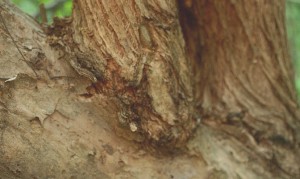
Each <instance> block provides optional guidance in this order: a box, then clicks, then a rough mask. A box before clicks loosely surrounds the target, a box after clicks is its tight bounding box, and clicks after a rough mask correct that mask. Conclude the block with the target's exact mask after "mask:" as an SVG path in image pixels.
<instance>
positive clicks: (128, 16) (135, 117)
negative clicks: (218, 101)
mask: <svg viewBox="0 0 300 179" xmlns="http://www.w3.org/2000/svg"><path fill="white" fill-rule="evenodd" d="M176 8H177V7H176V4H175V3H174V2H164V1H148V2H142V1H135V0H131V1H109V2H108V1H97V3H96V4H92V2H90V1H86V0H83V1H74V11H73V23H72V27H73V30H74V31H75V33H74V35H73V39H74V41H75V44H78V47H76V48H78V49H81V50H80V51H88V52H90V53H93V55H92V54H88V55H87V56H88V57H89V56H93V57H94V58H86V59H84V60H85V61H86V63H91V64H96V65H94V69H95V71H97V72H98V73H100V74H102V76H103V77H104V78H103V79H98V82H97V83H96V84H95V85H94V86H96V87H99V88H101V90H98V91H102V92H104V91H106V94H109V93H111V94H115V93H116V91H122V94H118V97H117V98H118V99H120V100H121V101H123V102H124V101H127V102H124V105H122V106H120V110H121V111H120V112H122V113H126V114H127V117H126V119H125V120H122V119H120V120H121V121H126V123H127V124H125V126H126V125H127V127H128V126H130V125H134V124H138V126H137V128H138V130H137V132H136V133H139V134H141V135H144V136H145V137H146V139H147V140H149V141H150V143H152V142H153V143H155V145H158V146H160V145H163V146H165V145H167V146H170V148H173V147H174V146H175V148H176V146H182V145H183V144H184V143H185V141H186V140H187V139H188V137H189V136H190V134H191V133H192V131H193V129H194V127H195V120H194V119H193V117H192V116H193V94H192V86H191V83H192V80H191V74H190V69H191V65H190V64H189V62H188V58H187V57H185V54H186V53H185V51H184V41H183V37H182V34H181V29H180V25H179V21H178V19H177V17H178V14H177V9H176ZM99 9H100V11H99ZM137 15H138V16H137ZM82 19H85V20H86V21H85V22H82ZM99 42H104V43H103V44H102V45H101V46H100V47H99V46H97V45H95V44H97V43H99ZM84 49H88V50H84ZM104 56H110V57H111V58H109V59H105V58H103V57H104ZM97 64H99V65H97ZM95 76H96V75H95ZM145 79H146V80H145ZM104 89H105V90H104ZM142 104H143V105H145V104H146V105H145V106H148V107H146V108H144V109H140V108H142ZM127 130H128V129H127ZM132 132H135V131H132ZM172 146H173V147H172Z"/></svg>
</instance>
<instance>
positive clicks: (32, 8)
mask: <svg viewBox="0 0 300 179" xmlns="http://www.w3.org/2000/svg"><path fill="white" fill-rule="evenodd" d="M12 2H14V3H15V4H16V5H17V6H19V7H20V8H21V9H22V10H23V11H25V12H27V13H28V14H30V15H31V16H33V17H34V18H36V19H37V20H39V21H41V16H40V14H39V12H40V11H39V5H40V4H41V3H44V5H45V8H46V10H47V11H46V12H47V17H48V23H51V22H52V19H53V17H54V16H57V17H64V16H70V15H71V12H72V0H12ZM286 25H287V32H288V39H289V49H290V55H291V58H292V60H293V63H294V66H295V83H296V88H297V92H298V96H299V97H300V0H286ZM298 99H300V98H298Z"/></svg>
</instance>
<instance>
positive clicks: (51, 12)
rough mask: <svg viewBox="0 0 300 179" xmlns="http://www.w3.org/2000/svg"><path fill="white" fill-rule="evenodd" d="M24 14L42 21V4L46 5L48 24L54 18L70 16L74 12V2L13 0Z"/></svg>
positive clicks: (66, 0) (64, 0)
mask: <svg viewBox="0 0 300 179" xmlns="http://www.w3.org/2000/svg"><path fill="white" fill-rule="evenodd" d="M11 1H12V2H13V3H15V4H16V5H17V6H18V7H19V8H20V9H22V10H23V11H24V12H26V13H28V14H30V15H31V16H33V17H34V18H35V19H37V20H38V21H41V15H40V9H39V6H40V4H44V7H45V8H46V12H47V18H48V23H51V22H52V19H53V17H55V16H56V17H64V16H70V15H71V12H72V0H11Z"/></svg>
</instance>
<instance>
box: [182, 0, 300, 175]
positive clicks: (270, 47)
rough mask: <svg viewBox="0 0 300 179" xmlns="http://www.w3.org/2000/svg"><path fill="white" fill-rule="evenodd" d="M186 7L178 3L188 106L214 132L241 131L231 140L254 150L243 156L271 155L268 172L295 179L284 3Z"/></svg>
mask: <svg viewBox="0 0 300 179" xmlns="http://www.w3.org/2000/svg"><path fill="white" fill-rule="evenodd" d="M191 2H192V3H191V4H192V5H189V6H187V5H186V4H184V3H179V8H181V10H180V12H181V14H180V15H181V16H183V17H180V18H181V25H182V28H183V32H184V35H185V39H186V42H187V48H188V49H189V53H190V55H191V57H192V58H191V59H192V60H193V61H192V64H195V65H196V67H195V68H194V73H195V77H196V78H198V79H196V84H195V97H196V99H195V100H196V103H198V104H201V105H199V110H201V111H203V115H204V116H205V119H204V124H206V125H208V126H211V125H213V126H214V129H215V130H220V131H229V130H234V129H235V128H240V127H242V128H243V129H244V131H243V132H241V131H239V130H234V131H235V132H232V133H231V134H230V135H234V136H237V140H239V141H240V142H241V143H243V138H242V137H240V138H239V135H240V136H243V135H241V134H242V133H245V134H247V135H249V136H252V137H253V138H254V139H255V140H256V141H257V143H256V144H255V145H253V146H251V147H250V148H253V151H254V152H255V153H256V154H258V155H260V154H261V155H265V153H271V154H272V155H274V159H272V160H274V161H277V163H278V164H274V167H275V168H276V167H278V168H280V169H282V170H283V171H284V173H285V174H290V175H297V174H299V162H298V161H297V160H291V158H293V157H296V156H298V155H299V153H298V152H297V150H299V149H298V148H299V142H300V138H299V132H297V131H299V129H300V125H299V120H298V118H299V111H298V105H297V103H296V96H295V88H294V85H293V76H292V75H293V73H292V71H293V70H292V66H291V62H290V60H289V59H288V56H287V47H286V31H285V26H284V1H283V0H282V1H276V2H269V1H233V0H227V1H222V2H220V1H217V0H214V1H208V0H201V1H191ZM189 16H192V17H193V18H192V19H195V20H196V21H197V22H196V23H194V24H196V25H195V26H196V27H194V26H191V25H190V24H189V23H187V22H186V21H185V20H186V18H187V17H189ZM193 37H194V38H193ZM195 37H201V38H198V40H199V41H200V42H193V40H191V39H197V38H195ZM199 44H201V45H199ZM197 51H200V52H201V54H200V57H198V56H197V55H196V54H199V53H198V52H197ZM198 59H201V62H200V63H198V62H197V61H199V60H198ZM224 118H225V119H224ZM223 124H226V125H223ZM241 124H244V126H243V125H242V126H240V125H241ZM246 126H248V127H246ZM279 138H280V139H279ZM247 140H250V138H249V139H247ZM280 141H282V142H283V141H284V142H283V143H285V144H286V145H281V144H282V143H281V144H279V143H280ZM232 145H233V146H235V144H232ZM289 146H292V147H291V148H289ZM235 147H237V146H235ZM200 148H201V147H200ZM287 148H289V149H287ZM204 150H205V149H204V148H202V152H203V153H204V156H205V151H204ZM263 151H264V152H263ZM249 155H252V154H249ZM206 157H207V158H206ZM206 157H204V158H205V159H206V160H208V161H210V160H214V159H212V158H210V157H212V156H209V155H207V156H206ZM265 160H266V161H265V162H267V163H268V160H270V158H269V159H265ZM266 165H267V164H266ZM268 165H269V164H268ZM276 165H277V166H276Z"/></svg>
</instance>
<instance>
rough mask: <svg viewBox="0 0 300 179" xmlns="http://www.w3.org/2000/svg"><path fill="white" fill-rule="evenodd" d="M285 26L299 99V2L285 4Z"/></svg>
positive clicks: (299, 0)
mask: <svg viewBox="0 0 300 179" xmlns="http://www.w3.org/2000/svg"><path fill="white" fill-rule="evenodd" d="M286 25H287V33H288V40H289V49H290V55H291V58H292V60H293V62H294V67H295V83H296V89H297V93H298V96H299V97H300V0H288V1H287V3H286Z"/></svg>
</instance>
